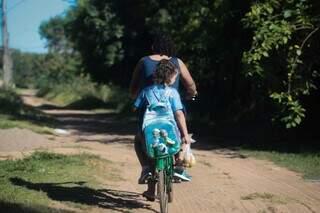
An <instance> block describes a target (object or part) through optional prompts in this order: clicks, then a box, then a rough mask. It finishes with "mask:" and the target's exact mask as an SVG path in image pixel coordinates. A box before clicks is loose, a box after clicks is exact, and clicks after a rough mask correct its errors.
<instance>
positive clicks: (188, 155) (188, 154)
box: [183, 144, 196, 168]
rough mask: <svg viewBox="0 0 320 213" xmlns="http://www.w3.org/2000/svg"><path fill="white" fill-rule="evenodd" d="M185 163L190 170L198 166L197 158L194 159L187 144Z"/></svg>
mask: <svg viewBox="0 0 320 213" xmlns="http://www.w3.org/2000/svg"><path fill="white" fill-rule="evenodd" d="M183 161H184V164H185V165H186V166H187V167H189V168H190V167H193V166H194V165H195V164H196V158H195V157H194V155H193V153H192V151H191V146H190V144H187V145H186V147H185V152H184V158H183Z"/></svg>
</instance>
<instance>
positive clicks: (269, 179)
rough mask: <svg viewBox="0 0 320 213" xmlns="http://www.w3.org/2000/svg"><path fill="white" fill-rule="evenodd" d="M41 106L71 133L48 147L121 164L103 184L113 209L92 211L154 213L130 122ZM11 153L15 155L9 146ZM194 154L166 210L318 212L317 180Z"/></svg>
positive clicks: (234, 158)
mask: <svg viewBox="0 0 320 213" xmlns="http://www.w3.org/2000/svg"><path fill="white" fill-rule="evenodd" d="M24 99H25V101H26V102H27V103H29V104H33V105H41V100H39V99H35V98H34V97H32V96H25V97H24ZM43 108H44V109H43V111H44V112H46V113H48V114H51V115H53V116H54V117H56V118H57V119H58V120H59V121H60V124H61V126H60V128H63V129H67V130H68V131H69V132H70V135H68V136H64V137H59V138H57V139H56V140H57V141H58V142H57V146H55V147H50V149H51V150H55V151H56V152H62V153H69V152H70V153H73V152H80V151H86V152H90V153H94V154H98V155H100V156H101V157H103V158H107V159H110V160H112V161H114V162H117V163H118V165H120V167H121V168H120V169H121V171H122V174H121V176H122V177H123V180H121V181H120V182H118V183H117V184H115V185H108V188H109V189H112V190H114V192H116V193H113V194H112V196H113V197H114V200H113V203H112V205H113V207H114V208H113V210H110V209H108V208H105V207H104V205H103V204H102V205H99V206H96V207H94V208H93V210H92V211H94V212H110V211H111V212H112V211H118V212H119V211H120V212H158V211H159V205H158V203H157V202H154V203H151V202H146V201H145V200H144V198H143V197H142V196H141V195H140V194H141V193H142V192H143V191H144V190H145V186H144V185H138V184H137V178H138V176H139V173H140V167H139V164H138V161H137V159H136V156H135V153H134V149H133V134H134V132H135V124H134V123H133V122H130V121H123V120H119V119H117V118H116V117H115V115H113V114H111V113H94V112H91V111H75V110H65V109H48V108H49V107H47V109H45V108H46V107H43ZM199 143H200V144H201V143H202V142H201V141H199ZM66 144H67V145H68V146H66ZM11 151H12V153H14V151H15V150H14V147H12V150H11ZM7 153H8V152H7ZM194 153H195V156H196V158H197V165H196V166H195V167H194V168H192V169H190V170H189V173H190V174H191V175H192V177H193V178H192V182H185V183H180V184H175V185H174V202H173V203H171V204H170V206H169V212H172V213H173V212H176V213H180V212H186V213H187V212H188V213H189V212H190V213H194V212H196V213H198V212H199V213H200V212H203V213H206V212H207V213H212V212H226V213H228V212H255V213H257V212H259V213H263V212H297V213H303V212H313V213H315V212H320V183H319V182H307V181H305V180H303V179H302V178H301V176H300V175H299V174H296V173H294V172H292V171H288V170H287V169H285V168H282V167H279V166H276V165H274V164H273V163H271V162H268V161H262V160H256V159H253V158H247V157H245V156H242V155H239V154H237V153H236V152H233V151H231V150H227V149H213V148H212V149H211V148H209V147H203V148H202V147H201V146H199V149H195V150H194ZM0 154H1V153H0ZM102 188H103V186H102Z"/></svg>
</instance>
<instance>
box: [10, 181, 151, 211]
mask: <svg viewBox="0 0 320 213" xmlns="http://www.w3.org/2000/svg"><path fill="white" fill-rule="evenodd" d="M10 182H11V183H12V184H13V185H16V186H20V187H25V188H27V189H29V190H35V191H42V192H45V193H46V194H47V196H48V197H49V198H50V199H52V200H55V201H62V202H66V201H68V202H72V203H77V204H82V205H87V206H91V207H99V208H105V209H111V210H114V211H119V212H127V211H130V210H132V209H148V210H150V211H152V212H157V211H155V210H154V209H152V208H151V207H150V206H149V205H147V204H145V203H143V202H142V198H141V196H140V194H138V193H135V192H128V191H119V190H112V189H93V188H90V187H87V186H85V185H84V184H85V182H65V183H32V182H30V181H26V180H23V179H21V178H17V177H14V178H10ZM66 184H68V186H67V185H66ZM70 184H71V185H72V186H70Z"/></svg>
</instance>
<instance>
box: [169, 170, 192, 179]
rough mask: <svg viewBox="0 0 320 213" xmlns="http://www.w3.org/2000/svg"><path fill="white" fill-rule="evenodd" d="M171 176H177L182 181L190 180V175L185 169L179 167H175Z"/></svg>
mask: <svg viewBox="0 0 320 213" xmlns="http://www.w3.org/2000/svg"><path fill="white" fill-rule="evenodd" d="M173 176H174V177H178V178H180V179H181V180H183V181H191V179H192V177H191V176H190V175H189V174H188V173H187V171H186V170H185V169H184V168H181V167H177V168H175V171H174V174H173Z"/></svg>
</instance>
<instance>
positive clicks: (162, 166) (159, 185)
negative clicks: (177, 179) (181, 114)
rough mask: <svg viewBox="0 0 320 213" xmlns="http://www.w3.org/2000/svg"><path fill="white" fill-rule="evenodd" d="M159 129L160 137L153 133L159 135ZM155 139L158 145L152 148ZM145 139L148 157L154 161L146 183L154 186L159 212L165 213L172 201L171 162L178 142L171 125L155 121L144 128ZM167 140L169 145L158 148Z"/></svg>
mask: <svg viewBox="0 0 320 213" xmlns="http://www.w3.org/2000/svg"><path fill="white" fill-rule="evenodd" d="M159 129H161V137H160V136H159V137H158V136H157V135H155V134H158V133H155V130H157V131H159V133H160V130H159ZM157 131H156V132H157ZM159 135H160V134H159ZM157 137H158V138H157ZM155 138H156V140H159V141H156V142H157V143H158V144H157V146H154V140H155ZM170 138H171V139H173V140H171V139H170ZM145 139H146V146H147V152H148V155H149V157H151V158H152V159H153V160H154V165H153V172H152V176H151V177H150V178H149V179H148V181H151V182H152V183H154V184H155V185H156V189H157V190H156V191H157V198H158V199H159V203H160V212H161V213H167V212H168V203H170V202H172V201H173V180H174V177H173V174H174V170H173V169H174V168H173V162H174V154H175V153H176V152H177V151H178V150H179V149H180V140H178V137H177V134H176V133H175V130H174V128H173V126H172V124H170V123H169V122H166V121H157V122H154V123H152V124H151V125H149V126H148V127H146V130H145ZM168 139H170V140H171V142H170V143H171V145H170V146H169V145H168V146H162V147H163V149H162V148H161V145H160V148H159V144H166V143H167V140H168ZM174 144H175V145H174ZM164 149H166V150H164Z"/></svg>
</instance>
